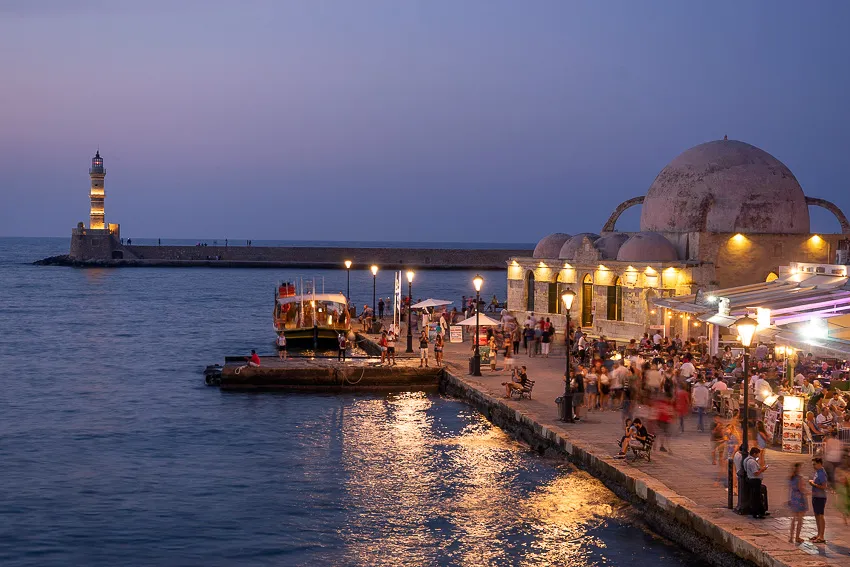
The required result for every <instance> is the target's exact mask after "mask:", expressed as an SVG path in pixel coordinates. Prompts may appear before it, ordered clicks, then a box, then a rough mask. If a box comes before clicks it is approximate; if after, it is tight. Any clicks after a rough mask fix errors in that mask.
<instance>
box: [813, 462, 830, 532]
mask: <svg viewBox="0 0 850 567" xmlns="http://www.w3.org/2000/svg"><path fill="white" fill-rule="evenodd" d="M812 467H813V468H814V470H815V472H814V474H813V475H812V479H811V480H810V481H809V484H810V485H811V486H812V511H813V512H814V513H815V524H817V527H818V533H817V535H815V537H813V538H812V539H811V541H812V542H814V543H826V540H825V539H824V532H825V531H826V518H824V511H825V510H826V486H827V479H826V471H825V470H824V469H823V459H821V458H820V457H815V458H814V459H812Z"/></svg>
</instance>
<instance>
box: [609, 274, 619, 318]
mask: <svg viewBox="0 0 850 567" xmlns="http://www.w3.org/2000/svg"><path fill="white" fill-rule="evenodd" d="M608 320H609V321H622V320H623V283H622V281H621V280H620V278H617V281H616V282H614V285H609V286H608Z"/></svg>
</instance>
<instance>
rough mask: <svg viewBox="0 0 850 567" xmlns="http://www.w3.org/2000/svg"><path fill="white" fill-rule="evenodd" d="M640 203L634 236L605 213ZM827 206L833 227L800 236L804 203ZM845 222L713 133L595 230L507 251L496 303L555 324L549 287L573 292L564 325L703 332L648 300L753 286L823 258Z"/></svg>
mask: <svg viewBox="0 0 850 567" xmlns="http://www.w3.org/2000/svg"><path fill="white" fill-rule="evenodd" d="M638 205H640V206H641V216H640V232H635V233H629V232H619V231H617V229H616V224H617V220H618V219H619V218H620V215H622V214H623V212H624V211H626V210H627V209H629V208H631V207H634V206H638ZM810 206H817V207H822V208H825V209H827V210H828V211H830V212H831V213H833V215H835V217H836V219H837V220H838V223H839V225H840V227H841V234H812V233H811V227H810V223H809V207H810ZM848 238H850V223H848V221H847V218H846V217H845V216H844V213H843V212H842V211H841V210H840V209H839V208H838V207H837V206H835V205H834V204H832V203H830V202H829V201H825V200H823V199H817V198H812V197H807V196H806V195H805V194H804V193H803V188H802V187H801V186H800V183H799V182H798V181H797V178H796V177H794V174H793V173H792V172H791V170H790V169H788V167H787V166H786V165H785V164H783V163H782V162H781V161H779V160H778V159H776V158H775V157H773V156H772V155H770V154H769V153H767V152H765V151H764V150H762V149H760V148H757V147H755V146H753V145H750V144H747V143H745V142H740V141H737V140H728V139H726V138H724V139H723V140H716V141H713V142H707V143H704V144H700V145H698V146H695V147H693V148H691V149H689V150H687V151H685V152H684V153H682V154H680V155H679V156H678V157H676V158H675V159H674V160H673V161H671V162H670V163H669V164H668V165H667V166H666V167H664V169H662V170H661V172H660V173H659V174H658V175H657V176H656V178H655V180H654V181H653V182H652V184H651V185H650V186H649V190H648V191H647V193H646V195H644V196H640V197H634V198H632V199H629V200H627V201H625V202H623V203H621V204H620V205H619V206H618V207H617V208H616V209H615V210H614V212H613V213H612V214H611V216H610V218H609V219H608V221H607V222H606V223H605V225H604V226H603V227H602V230H601V231H600V234H598V235H597V234H590V233H582V234H577V235H575V236H572V237H570V235H568V234H563V233H555V234H551V235H549V236H546V237H544V238H543V239H541V240H540V242H539V243H538V245H537V247H536V248H535V250H534V254H533V257H531V258H522V257H517V258H511V259H510V260H509V265H508V309H509V310H511V311H512V312H514V313H515V314H516V315H517V316H518V318H519V320H524V319H525V315H526V313H528V312H534V313H535V314H536V315H538V316H541V315H542V316H546V317H550V318H552V320H553V322H555V324H556V327H557V328H559V329H561V330H563V329H564V326H565V317H564V316H563V313H564V306H563V304H562V302H561V299H560V297H561V294H562V293H563V291H564V290H566V289H567V288H570V289H572V290H573V291H575V292H576V294H577V295H576V298H575V301H574V302H573V305H572V308H571V311H570V315H571V317H572V322H573V324H574V325H576V326H578V325H581V326H582V327H584V328H587V330H590V331H591V332H593V333H595V334H600V335H605V336H607V337H609V338H614V339H630V338H633V337H638V336H641V335H642V334H643V333H645V332H652V331H653V330H655V329H659V330H660V329H663V330H664V332H665V334H666V335H668V336H673V335H675V334H680V335H681V336H682V337H683V338H687V337H690V336H693V337H696V336H703V335H704V334H705V331H706V329H705V327H704V324H703V323H701V322H699V321H697V320H696V319H694V321H690V320H688V319H687V318H686V317H685V316H682V317H681V320H677V321H673V320H670V318H669V316H668V317H665V316H664V313H663V310H661V309H655V308H654V306H653V304H652V300H653V299H655V298H656V297H672V296H676V295H690V294H694V293H697V292H698V291H699V290H702V291H709V290H711V289H718V288H727V287H733V286H739V285H747V284H753V283H757V282H763V281H765V280H769V279H772V278H775V277H776V276H777V274H779V266H781V265H788V264H789V263H790V262H794V261H803V262H815V263H825V264H829V263H832V262H833V261H834V260H835V258H834V257H833V256H834V254H835V252H836V250H837V249H838V244H839V242H840V241H842V240H846V239H848Z"/></svg>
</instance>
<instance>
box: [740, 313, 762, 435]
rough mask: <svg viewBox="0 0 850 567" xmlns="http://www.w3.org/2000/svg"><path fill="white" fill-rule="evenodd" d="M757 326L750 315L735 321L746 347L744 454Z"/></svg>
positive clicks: (742, 342)
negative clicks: (751, 353) (751, 351)
mask: <svg viewBox="0 0 850 567" xmlns="http://www.w3.org/2000/svg"><path fill="white" fill-rule="evenodd" d="M757 326H758V322H757V321H756V320H755V319H751V318H750V317H749V315H744V316H743V317H741V318H740V319H738V320H737V321H735V329H736V330H737V331H738V334H739V335H741V344H742V345H743V346H744V412H743V414H744V424H743V426H742V429H743V434H744V439H743V440H742V445H743V446H744V452H747V451H749V443H748V440H749V435H748V432H747V425H748V423H749V421H750V396H749V392H750V345H751V344H752V342H753V337H754V336H755V334H756V327H757Z"/></svg>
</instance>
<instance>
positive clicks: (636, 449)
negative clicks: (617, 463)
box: [629, 435, 655, 463]
mask: <svg viewBox="0 0 850 567" xmlns="http://www.w3.org/2000/svg"><path fill="white" fill-rule="evenodd" d="M654 443H655V435H647V436H646V441H645V442H644V443H642V444H641V445H640V446H638V443H635V444H632V442H631V441H629V451H631V452H632V454H633V455H634V456H635V458H636V459H646V462H647V463H651V462H652V445H653V444H654Z"/></svg>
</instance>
